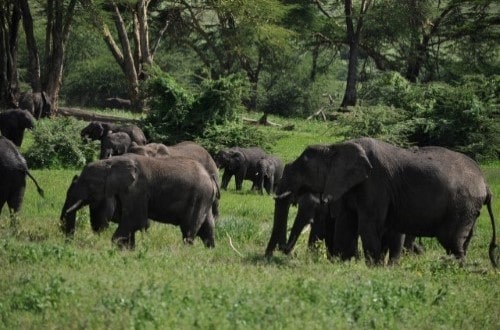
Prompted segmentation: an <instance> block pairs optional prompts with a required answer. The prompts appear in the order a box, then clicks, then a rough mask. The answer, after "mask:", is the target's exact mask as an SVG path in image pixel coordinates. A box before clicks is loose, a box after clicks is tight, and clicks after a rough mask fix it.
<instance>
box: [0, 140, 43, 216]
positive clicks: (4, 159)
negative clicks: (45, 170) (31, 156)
mask: <svg viewBox="0 0 500 330" xmlns="http://www.w3.org/2000/svg"><path fill="white" fill-rule="evenodd" d="M26 175H27V176H29V177H30V178H31V180H33V182H34V183H35V185H36V187H37V191H38V193H39V194H40V196H42V197H43V190H42V188H40V186H39V185H38V182H36V180H35V178H34V177H33V176H32V175H31V173H30V172H29V171H28V165H27V164H26V160H25V159H24V157H23V156H22V155H21V153H20V152H19V150H18V149H17V147H16V146H15V145H14V143H12V142H11V141H10V140H9V139H7V138H6V137H4V136H0V178H1V180H0V213H1V212H2V208H3V206H4V204H5V203H7V205H8V207H9V210H10V212H11V214H15V213H17V212H19V210H20V209H21V206H22V204H23V199H24V191H25V189H26Z"/></svg>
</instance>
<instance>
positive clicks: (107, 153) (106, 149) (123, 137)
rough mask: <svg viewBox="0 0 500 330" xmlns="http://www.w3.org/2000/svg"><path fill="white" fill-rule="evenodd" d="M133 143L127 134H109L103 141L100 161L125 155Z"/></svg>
mask: <svg viewBox="0 0 500 330" xmlns="http://www.w3.org/2000/svg"><path fill="white" fill-rule="evenodd" d="M131 144H132V141H131V140H130V136H129V135H128V134H127V133H125V132H117V133H114V132H108V135H106V136H105V137H103V138H102V139H101V153H100V155H99V158H100V159H106V158H109V157H111V156H118V155H123V154H124V153H127V152H128V149H129V148H130V145H131Z"/></svg>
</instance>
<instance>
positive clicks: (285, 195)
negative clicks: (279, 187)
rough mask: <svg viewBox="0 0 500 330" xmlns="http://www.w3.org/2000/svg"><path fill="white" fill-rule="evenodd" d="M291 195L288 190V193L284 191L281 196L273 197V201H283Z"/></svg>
mask: <svg viewBox="0 0 500 330" xmlns="http://www.w3.org/2000/svg"><path fill="white" fill-rule="evenodd" d="M291 194H292V192H291V191H290V190H289V191H285V192H284V193H282V194H281V195H277V196H274V199H283V198H286V197H288V196H290V195H291Z"/></svg>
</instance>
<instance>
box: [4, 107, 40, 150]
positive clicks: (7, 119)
mask: <svg viewBox="0 0 500 330" xmlns="http://www.w3.org/2000/svg"><path fill="white" fill-rule="evenodd" d="M33 127H35V118H34V117H33V116H32V115H31V114H30V113H29V112H28V111H26V110H22V109H9V110H6V111H3V112H0V132H1V133H2V135H3V136H5V137H6V138H7V139H9V140H11V141H12V142H13V143H14V144H15V145H16V146H18V147H20V146H21V144H22V143H23V138H24V130H26V129H33Z"/></svg>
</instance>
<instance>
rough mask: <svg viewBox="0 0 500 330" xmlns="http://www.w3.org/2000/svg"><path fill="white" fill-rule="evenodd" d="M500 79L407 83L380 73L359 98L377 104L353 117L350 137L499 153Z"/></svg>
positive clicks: (490, 155) (489, 155)
mask: <svg viewBox="0 0 500 330" xmlns="http://www.w3.org/2000/svg"><path fill="white" fill-rule="evenodd" d="M499 91H500V78H499V77H498V76H493V77H489V78H486V77H484V76H471V77H463V79H462V80H461V81H459V82H457V83H456V84H455V85H448V84H444V83H430V84H427V85H418V84H417V85H415V84H410V83H408V82H407V81H406V80H405V79H404V78H403V77H401V76H400V75H399V74H397V73H387V74H383V75H380V76H379V77H378V78H377V79H373V80H372V81H370V82H369V83H366V84H365V85H364V86H363V88H362V89H361V90H360V96H361V97H362V98H363V100H364V101H365V102H367V103H368V104H372V105H379V106H382V105H389V106H392V107H395V108H396V109H397V110H395V109H392V108H389V109H390V110H388V111H387V112H386V113H384V112H385V111H380V109H381V108H375V109H378V110H373V108H370V107H367V108H366V109H364V110H362V111H354V113H353V114H350V115H348V117H347V118H346V120H347V121H346V120H344V121H343V123H344V124H348V125H349V126H350V127H351V128H352V129H353V131H352V134H351V135H355V136H358V135H367V136H373V137H385V138H386V139H387V140H389V141H393V142H399V144H417V145H419V146H424V145H440V146H444V147H448V148H451V149H455V150H457V151H461V152H464V153H466V154H468V155H470V156H471V157H473V158H475V159H495V158H497V157H498V156H499V155H500V141H499V138H498V136H499V135H500V127H499V123H498V110H496V109H497V107H498V104H499V100H498V96H497V95H499Z"/></svg>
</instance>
